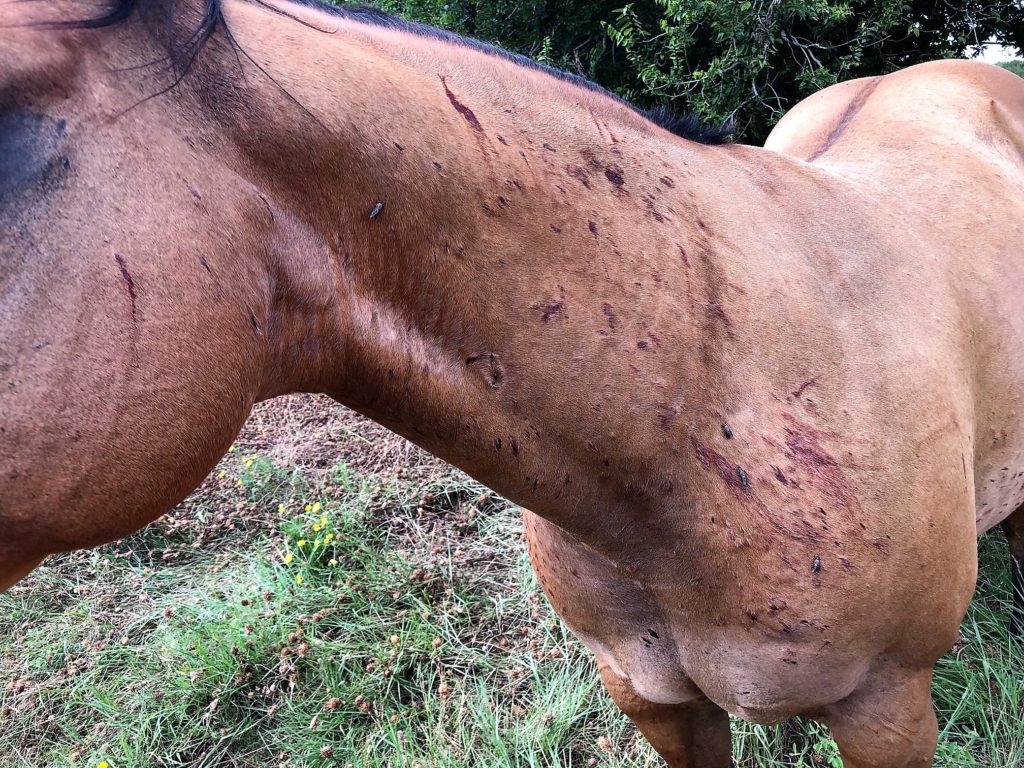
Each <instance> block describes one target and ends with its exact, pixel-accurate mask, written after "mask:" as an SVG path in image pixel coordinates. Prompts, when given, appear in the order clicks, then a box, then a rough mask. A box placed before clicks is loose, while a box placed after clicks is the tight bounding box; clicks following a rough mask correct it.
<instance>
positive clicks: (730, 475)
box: [690, 436, 750, 496]
mask: <svg viewBox="0 0 1024 768" xmlns="http://www.w3.org/2000/svg"><path fill="white" fill-rule="evenodd" d="M690 442H691V443H692V444H693V450H694V453H696V454H697V460H698V461H700V463H701V465H702V466H703V467H704V468H705V469H714V471H715V474H717V475H718V476H719V477H720V478H721V479H722V480H724V481H725V483H726V484H727V485H728V486H729V487H730V488H732V489H733V490H734V491H736V492H738V493H741V494H743V495H744V496H749V495H750V487H749V485H746V486H745V485H744V484H743V483H742V482H741V480H740V475H739V473H738V472H737V471H736V465H735V464H733V463H732V462H731V461H729V460H728V459H727V458H725V456H723V455H722V454H720V453H719V452H718V451H716V450H715V449H713V448H708V447H707V446H706V445H704V444H703V443H702V442H701V441H700V440H698V439H697V438H696V437H693V436H691V437H690Z"/></svg>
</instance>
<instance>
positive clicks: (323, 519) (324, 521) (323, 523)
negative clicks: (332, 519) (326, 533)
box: [320, 517, 327, 526]
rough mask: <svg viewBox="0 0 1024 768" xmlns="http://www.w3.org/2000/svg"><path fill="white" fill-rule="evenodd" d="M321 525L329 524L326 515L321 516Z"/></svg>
mask: <svg viewBox="0 0 1024 768" xmlns="http://www.w3.org/2000/svg"><path fill="white" fill-rule="evenodd" d="M320 525H321V526H324V525H327V518H326V517H321V518H320Z"/></svg>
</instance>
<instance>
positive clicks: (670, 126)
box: [56, 0, 733, 144]
mask: <svg viewBox="0 0 1024 768" xmlns="http://www.w3.org/2000/svg"><path fill="white" fill-rule="evenodd" d="M253 1H254V2H257V3H259V4H261V5H264V3H263V2H262V0H253ZM139 2H140V0H113V4H112V6H111V8H110V10H109V11H108V12H107V13H105V14H103V15H102V16H97V17H94V18H89V19H81V20H76V21H68V22H63V23H60V24H57V25H56V26H61V27H68V28H84V29H98V28H101V27H109V26H113V25H115V24H118V23H120V22H122V21H124V20H126V19H127V18H128V17H129V16H131V14H132V12H133V11H134V10H135V8H136V6H137V5H138V4H139ZM289 2H291V3H292V4H294V5H299V6H303V7H307V8H314V9H316V10H318V11H321V12H323V13H328V14H331V15H333V16H339V17H341V18H343V19H349V20H351V21H355V22H360V23H363V24H372V25H375V26H378V27H387V28H388V29H397V30H401V31H403V32H408V33H409V34H413V35H419V36H421V37H429V38H431V39H434V40H441V41H444V42H446V43H450V44H452V45H458V46H462V47H465V48H470V49H472V50H475V51H480V52H482V53H486V54H488V55H490V56H496V57H498V58H501V59H504V60H506V61H510V62H512V63H514V64H517V65H519V66H521V67H526V68H528V69H533V70H537V71H540V72H544V73H546V74H548V75H550V76H552V77H554V78H557V79H558V80H563V81H565V82H568V83H572V84H573V85H575V86H577V87H579V88H584V89H586V90H588V91H594V92H597V93H602V94H605V95H606V96H608V97H610V98H612V99H614V100H615V101H618V102H619V103H621V104H625V105H626V106H627V107H629V108H630V109H633V110H634V111H635V112H637V114H639V115H641V116H642V117H645V118H646V119H648V120H650V121H651V122H652V123H654V124H656V125H658V126H660V127H662V128H664V129H665V130H667V131H669V132H671V133H673V134H675V135H676V136H679V137H681V138H683V139H687V140H689V141H694V142H697V143H700V144H726V143H728V142H730V141H731V140H732V132H733V127H732V125H730V124H725V125H708V124H706V123H704V122H702V121H701V120H700V119H699V118H698V117H697V116H696V115H693V114H683V115H679V114H676V113H675V112H673V111H672V109H671V108H669V107H668V106H666V105H664V104H663V105H660V106H657V107H654V108H653V109H650V110H642V109H640V108H638V107H636V106H634V105H633V104H630V103H629V102H627V101H626V100H625V99H622V98H621V97H619V96H617V95H615V94H614V93H612V92H610V91H608V90H606V89H605V88H602V87H601V86H600V85H598V84H597V83H594V82H591V81H590V80H587V79H586V78H584V77H580V76H579V75H575V74H572V73H570V72H565V71H563V70H560V69H556V68H555V67H551V66H548V65H547V64H541V63H540V62H538V61H534V60H533V59H531V58H529V57H527V56H523V55H521V54H518V53H511V52H509V51H506V50H504V49H502V48H499V47H498V46H496V45H491V44H490V43H485V42H482V41H480V40H475V39H473V38H471V37H463V36H461V35H457V34H455V33H454V32H448V31H446V30H443V29H437V28H435V27H430V26H427V25H426V24H420V23H418V22H415V21H406V20H405V19H402V18H399V17H398V16H393V15H392V14H390V13H386V12H384V11H382V10H380V9H379V8H374V7H371V6H367V5H341V6H337V5H328V4H327V3H324V2H320V0H289ZM204 3H205V6H204V9H203V16H202V19H201V21H200V23H199V26H198V27H197V28H196V29H195V30H194V31H193V32H192V34H191V35H189V37H188V38H187V39H186V40H185V42H184V43H182V44H181V45H180V46H179V47H178V49H177V50H176V51H174V53H173V54H172V60H173V61H174V62H175V64H177V65H178V68H179V69H180V71H181V72H182V73H185V72H187V71H188V69H189V68H190V67H191V65H192V62H193V61H195V58H196V56H197V55H198V54H199V52H200V50H201V49H202V48H203V46H204V45H205V44H206V42H207V41H208V40H209V39H210V38H211V37H212V36H213V35H214V34H215V33H216V31H217V30H218V28H220V29H222V30H223V31H224V32H225V34H226V35H227V36H228V38H229V40H230V42H231V44H232V45H233V46H236V47H237V43H235V41H234V39H233V38H232V37H231V32H230V30H228V28H227V24H226V23H225V21H224V16H223V12H222V10H221V0H204ZM267 7H268V8H269V7H270V6H267ZM172 8H173V0H172ZM273 10H278V11H279V9H276V8H275V9H273ZM279 12H281V11H279ZM285 15H288V14H287V13H285ZM291 18H295V20H296V21H301V20H299V19H297V18H296V17H291ZM182 76H183V74H182V75H180V76H179V78H178V80H176V81H175V82H176V83H177V82H178V81H180V79H181V77H182Z"/></svg>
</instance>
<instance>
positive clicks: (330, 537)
mask: <svg viewBox="0 0 1024 768" xmlns="http://www.w3.org/2000/svg"><path fill="white" fill-rule="evenodd" d="M332 541H334V534H333V533H328V534H327V535H326V536H324V544H330V543H331V542H332Z"/></svg>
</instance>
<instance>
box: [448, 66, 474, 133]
mask: <svg viewBox="0 0 1024 768" xmlns="http://www.w3.org/2000/svg"><path fill="white" fill-rule="evenodd" d="M438 77H440V79H441V85H443V86H444V92H445V94H447V96H448V101H450V102H451V103H452V106H453V107H455V111H456V112H458V113H459V114H460V115H462V116H463V117H464V118H465V119H466V122H467V123H469V124H470V126H471V127H472V128H473V130H474V131H481V132H483V130H484V129H483V126H482V125H480V121H479V120H477V118H476V115H475V114H474V113H473V110H471V109H470V108H469V107H467V106H466V105H465V104H463V103H462V102H461V101H459V99H458V97H456V95H455V94H454V93H452V91H451V89H450V88H449V87H448V80H447V79H446V78H445V77H444V75H438Z"/></svg>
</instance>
